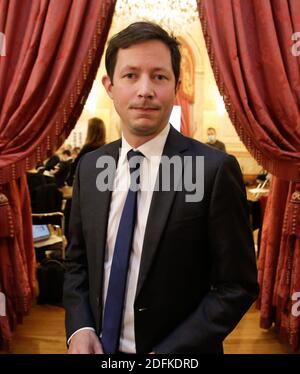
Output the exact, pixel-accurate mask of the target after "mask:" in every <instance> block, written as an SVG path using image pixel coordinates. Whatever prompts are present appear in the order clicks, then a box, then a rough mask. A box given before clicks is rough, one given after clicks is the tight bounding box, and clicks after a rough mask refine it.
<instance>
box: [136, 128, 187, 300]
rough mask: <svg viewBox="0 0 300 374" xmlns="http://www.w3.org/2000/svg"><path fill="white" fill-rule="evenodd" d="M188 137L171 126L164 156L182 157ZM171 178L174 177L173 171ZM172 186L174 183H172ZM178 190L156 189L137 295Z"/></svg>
mask: <svg viewBox="0 0 300 374" xmlns="http://www.w3.org/2000/svg"><path fill="white" fill-rule="evenodd" d="M187 146H188V145H187V139H186V138H184V137H183V136H182V135H181V134H180V133H178V132H177V131H176V130H174V129H173V127H172V126H171V128H170V132H169V135H168V138H167V141H166V144H165V147H164V150H163V156H167V157H169V158H171V157H173V156H180V157H182V152H183V151H184V150H185V149H186V148H187ZM160 172H161V165H160V167H159V173H160ZM170 175H171V180H172V178H173V175H172V173H171V174H170ZM181 178H182V175H180V176H178V177H177V180H174V186H177V184H178V182H179V180H180V179H181ZM171 186H172V184H171ZM175 194H176V191H175V189H174V188H171V190H170V191H161V190H158V191H154V192H153V196H152V201H151V205H150V209H149V215H148V220H147V225H146V230H145V237H144V243H143V250H142V258H141V264H140V270H139V277H138V284H137V291H136V297H137V296H138V294H139V292H140V291H141V289H142V287H143V284H144V282H145V279H146V278H147V275H148V272H149V270H150V267H151V263H152V261H153V258H154V255H155V252H156V250H157V248H158V244H159V241H160V238H161V236H162V234H163V232H164V230H165V226H166V224H167V220H168V216H169V212H170V210H171V207H172V203H173V200H174V198H175Z"/></svg>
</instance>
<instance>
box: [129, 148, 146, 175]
mask: <svg viewBox="0 0 300 374" xmlns="http://www.w3.org/2000/svg"><path fill="white" fill-rule="evenodd" d="M143 157H145V156H144V155H143V154H142V152H140V151H134V150H133V149H131V150H130V151H129V152H128V153H127V159H128V163H129V168H130V173H132V172H133V171H135V170H138V169H139V168H140V166H141V163H142V161H143Z"/></svg>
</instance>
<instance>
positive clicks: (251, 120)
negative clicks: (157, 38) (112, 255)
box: [197, 0, 300, 350]
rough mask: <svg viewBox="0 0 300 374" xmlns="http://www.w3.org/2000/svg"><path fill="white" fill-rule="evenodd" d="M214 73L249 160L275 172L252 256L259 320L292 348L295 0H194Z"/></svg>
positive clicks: (298, 12) (298, 241)
mask: <svg viewBox="0 0 300 374" xmlns="http://www.w3.org/2000/svg"><path fill="white" fill-rule="evenodd" d="M197 5H198V11H199V18H200V21H201V25H202V30H203V34H204V38H205V42H206V47H207V50H208V54H209V58H210V62H211V65H212V69H213V72H214V75H215V79H216V82H217V85H218V88H219V90H220V93H221V95H222V96H223V99H224V103H225V106H226V109H227V111H228V114H229V116H230V119H231V121H232V123H233V125H234V127H235V129H236V131H237V133H238V135H239V137H240V138H241V140H242V141H243V143H244V144H245V146H246V147H247V149H248V150H249V152H250V153H251V154H252V156H253V157H254V158H255V159H256V160H257V162H258V163H259V164H260V165H262V166H263V167H264V169H266V170H268V171H269V172H270V173H271V174H273V175H274V176H275V177H274V178H273V182H272V187H271V190H270V194H269V198H268V203H267V204H268V205H267V209H266V212H265V216H264V222H263V230H262V242H261V245H262V247H261V253H260V258H259V283H260V286H261V293H260V298H259V301H258V306H259V307H260V308H261V326H262V327H264V328H269V327H270V326H271V325H272V323H273V322H275V324H276V327H277V329H278V331H279V332H280V336H282V337H283V338H284V339H285V340H286V341H288V342H289V343H290V344H291V346H292V347H293V348H294V349H295V350H297V349H298V348H299V346H300V342H299V336H300V323H299V322H298V319H299V317H298V319H297V317H295V316H294V315H293V312H292V308H293V303H295V301H294V300H293V294H294V293H295V292H297V290H298V291H299V287H300V279H299V274H300V260H299V258H300V257H299V256H300V253H299V251H300V235H299V232H300V183H299V182H300V112H299V108H300V105H299V104H300V86H299V81H300V57H299V56H297V55H295V53H294V52H293V51H294V49H295V48H294V47H295V46H294V43H295V41H294V40H293V38H292V35H293V34H294V33H295V32H297V31H299V30H300V2H299V1H297V0H264V1H260V0H252V1H243V0H223V1H217V0H197Z"/></svg>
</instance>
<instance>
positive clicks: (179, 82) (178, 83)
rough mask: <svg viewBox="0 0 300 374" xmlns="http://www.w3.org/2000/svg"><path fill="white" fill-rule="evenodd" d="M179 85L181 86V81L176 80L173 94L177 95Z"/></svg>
mask: <svg viewBox="0 0 300 374" xmlns="http://www.w3.org/2000/svg"><path fill="white" fill-rule="evenodd" d="M180 85H181V79H179V80H178V82H177V84H176V86H175V94H177V92H178V90H179V87H180Z"/></svg>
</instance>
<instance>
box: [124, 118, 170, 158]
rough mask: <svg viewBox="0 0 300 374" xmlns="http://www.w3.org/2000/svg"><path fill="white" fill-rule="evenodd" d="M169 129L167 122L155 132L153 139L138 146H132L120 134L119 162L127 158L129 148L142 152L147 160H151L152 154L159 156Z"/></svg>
mask: <svg viewBox="0 0 300 374" xmlns="http://www.w3.org/2000/svg"><path fill="white" fill-rule="evenodd" d="M169 131H170V124H169V123H168V124H167V126H165V127H164V128H163V129H162V131H161V132H160V133H159V134H157V135H156V136H155V137H154V138H153V139H151V140H149V141H147V142H146V143H144V144H142V145H141V146H139V147H138V148H132V147H131V145H130V144H128V142H127V141H126V139H125V138H124V135H123V134H122V148H121V153H120V158H119V162H120V163H121V164H122V163H124V162H125V161H126V160H127V153H128V151H130V150H131V149H134V150H135V151H140V152H142V154H143V155H144V156H145V157H146V158H147V159H148V160H151V157H152V156H161V155H162V152H163V149H164V146H165V143H166V140H167V137H168V134H169Z"/></svg>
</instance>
